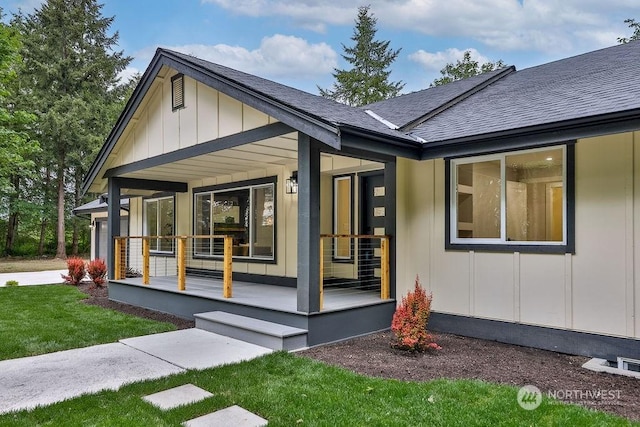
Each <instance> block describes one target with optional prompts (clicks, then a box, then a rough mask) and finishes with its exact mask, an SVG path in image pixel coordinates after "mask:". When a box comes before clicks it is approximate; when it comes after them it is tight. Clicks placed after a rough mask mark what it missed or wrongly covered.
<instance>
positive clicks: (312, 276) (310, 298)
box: [297, 132, 320, 313]
mask: <svg viewBox="0 0 640 427" xmlns="http://www.w3.org/2000/svg"><path fill="white" fill-rule="evenodd" d="M297 289H298V311H302V312H304V313H314V312H318V311H320V146H319V143H318V142H317V141H315V140H312V139H311V138H310V137H309V136H308V135H305V134H303V133H301V132H298V282H297Z"/></svg>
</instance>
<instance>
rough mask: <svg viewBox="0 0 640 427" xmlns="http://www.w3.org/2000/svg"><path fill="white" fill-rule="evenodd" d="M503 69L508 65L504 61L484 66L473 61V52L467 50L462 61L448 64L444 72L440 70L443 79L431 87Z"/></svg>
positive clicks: (488, 63)
mask: <svg viewBox="0 0 640 427" xmlns="http://www.w3.org/2000/svg"><path fill="white" fill-rule="evenodd" d="M503 67H506V65H505V63H504V61H502V59H499V60H498V61H496V62H485V63H484V64H480V63H479V62H478V61H475V60H473V59H471V51H469V50H467V51H465V52H464V55H463V56H462V60H460V59H459V60H458V61H456V63H455V64H447V65H445V66H444V68H443V69H442V70H440V74H442V77H440V78H437V79H435V80H434V81H433V83H431V87H434V86H440V85H444V84H447V83H451V82H455V81H456V80H462V79H466V78H468V77H473V76H477V75H478V74H482V73H486V72H488V71H493V70H497V69H499V68H503Z"/></svg>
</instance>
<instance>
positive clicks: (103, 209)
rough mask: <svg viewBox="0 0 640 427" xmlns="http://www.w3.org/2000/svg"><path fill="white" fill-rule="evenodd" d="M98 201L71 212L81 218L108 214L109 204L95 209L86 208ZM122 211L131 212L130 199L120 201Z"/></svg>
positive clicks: (100, 204) (99, 205)
mask: <svg viewBox="0 0 640 427" xmlns="http://www.w3.org/2000/svg"><path fill="white" fill-rule="evenodd" d="M96 200H99V199H96ZM96 200H93V201H91V202H88V203H85V204H84V205H80V206H78V207H77V208H73V209H72V210H71V213H72V214H74V215H76V216H80V215H84V214H92V213H98V212H106V211H107V206H108V205H107V203H99V204H97V205H96V206H94V207H90V208H85V206H87V205H90V204H92V203H93V202H95V201H96ZM120 209H122V210H123V211H128V210H129V198H128V197H127V198H123V199H120Z"/></svg>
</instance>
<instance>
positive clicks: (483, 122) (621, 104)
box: [411, 42, 640, 142]
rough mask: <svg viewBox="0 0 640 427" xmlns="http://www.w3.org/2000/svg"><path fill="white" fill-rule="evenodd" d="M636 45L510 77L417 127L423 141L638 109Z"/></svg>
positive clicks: (638, 56) (639, 50)
mask: <svg viewBox="0 0 640 427" xmlns="http://www.w3.org/2000/svg"><path fill="white" fill-rule="evenodd" d="M638 64H640V42H632V43H628V44H625V45H618V46H613V47H610V48H606V49H601V50H598V51H595V52H590V53H586V54H583V55H578V56H574V57H571V58H567V59H563V60H559V61H555V62H551V63H548V64H544V65H540V66H537V67H532V68H528V69H524V70H521V71H518V72H515V73H512V74H510V75H508V76H506V77H504V78H503V79H501V80H499V81H497V82H496V83H494V84H492V85H490V86H488V87H487V88H485V89H483V90H481V91H480V92H478V93H476V94H474V95H473V96H471V97H469V98H467V99H465V100H464V101H462V102H460V103H458V104H456V105H455V106H453V107H451V108H449V109H447V110H446V111H444V112H442V113H441V114H438V115H437V116H435V117H433V118H432V119H430V120H429V121H427V122H425V123H423V124H421V125H419V126H417V127H416V128H415V129H413V131H412V132H411V133H412V134H413V135H415V136H419V137H420V138H422V139H424V140H425V141H427V142H439V141H447V140H455V139H461V138H473V137H475V136H480V135H486V134H493V133H500V132H507V131H513V130H517V129H521V128H531V127H535V126H543V125H553V124H554V123H557V124H561V123H562V122H567V121H571V120H575V119H581V118H588V117H594V116H601V115H605V114H609V113H617V112H623V111H629V110H634V109H638V108H640V84H638V83H637V82H638V71H639V68H638V67H639V65H638Z"/></svg>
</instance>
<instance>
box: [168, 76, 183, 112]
mask: <svg viewBox="0 0 640 427" xmlns="http://www.w3.org/2000/svg"><path fill="white" fill-rule="evenodd" d="M171 108H172V110H173V111H175V110H177V109H179V108H184V75H183V74H176V75H175V76H173V77H171Z"/></svg>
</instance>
